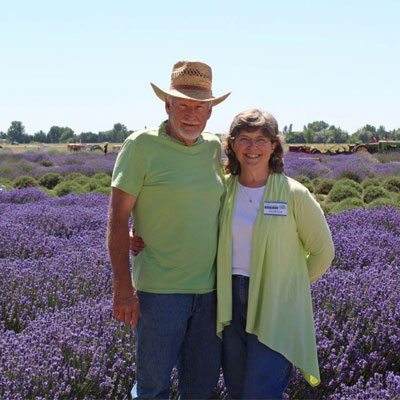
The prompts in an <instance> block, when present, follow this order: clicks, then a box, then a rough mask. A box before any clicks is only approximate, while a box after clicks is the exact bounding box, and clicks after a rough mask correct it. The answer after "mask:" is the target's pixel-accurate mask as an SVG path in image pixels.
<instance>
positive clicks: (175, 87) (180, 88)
mask: <svg viewBox="0 0 400 400" xmlns="http://www.w3.org/2000/svg"><path fill="white" fill-rule="evenodd" d="M170 89H173V90H178V91H179V92H183V91H185V90H187V91H191V92H203V93H209V94H210V96H212V92H211V90H209V89H207V88H205V87H203V86H196V85H172V84H171V86H170Z"/></svg>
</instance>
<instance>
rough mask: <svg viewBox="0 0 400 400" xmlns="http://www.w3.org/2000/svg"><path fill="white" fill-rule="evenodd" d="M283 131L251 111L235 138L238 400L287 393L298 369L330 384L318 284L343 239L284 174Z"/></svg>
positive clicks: (224, 329) (222, 307) (231, 364)
mask: <svg viewBox="0 0 400 400" xmlns="http://www.w3.org/2000/svg"><path fill="white" fill-rule="evenodd" d="M278 134H279V131H278V124H277V122H276V120H275V118H274V117H272V116H271V115H270V114H268V113H266V112H261V111H259V110H249V111H244V112H242V113H240V114H238V115H237V116H236V117H235V118H234V120H233V122H232V125H231V127H230V132H229V135H228V137H227V140H226V143H225V153H226V154H227V156H228V162H227V165H226V167H225V170H226V172H227V173H228V175H227V177H226V192H225V195H224V198H223V201H222V205H221V211H220V235H219V243H218V256H217V261H218V263H217V294H218V306H217V307H218V309H217V310H218V315H217V333H218V335H219V336H220V337H222V339H223V342H222V343H223V355H222V368H223V372H224V378H225V383H226V386H227V390H228V396H229V398H232V399H266V398H281V397H282V394H283V391H284V390H285V388H286V386H287V385H288V383H289V379H290V374H291V370H292V365H295V366H297V367H299V368H300V370H301V372H302V373H303V375H304V377H305V378H306V379H307V381H308V382H309V383H310V384H311V385H312V386H316V385H318V384H319V382H320V377H319V368H318V359H317V351H316V343H315V333H314V322H313V315H312V302H311V293H310V282H313V281H315V280H317V279H318V278H319V277H320V276H321V275H322V274H323V273H324V272H325V271H326V269H327V268H328V266H329V264H330V262H331V261H332V259H333V256H334V249H333V243H332V239H331V235H330V232H329V228H328V226H327V223H326V221H325V217H324V215H323V213H322V211H321V208H320V206H319V205H318V203H317V202H316V201H315V200H314V199H313V197H312V196H311V195H310V193H309V191H308V190H307V189H306V188H305V187H304V186H303V185H301V184H300V183H298V182H296V181H295V180H293V179H290V178H288V177H287V176H285V175H284V174H283V149H282V145H281V143H280V139H279V136H278ZM133 232H134V231H133ZM132 237H133V233H132ZM131 245H132V248H133V252H134V254H137V253H138V252H139V251H141V250H142V248H143V246H144V244H143V242H142V241H141V240H140V239H139V238H138V237H135V239H133V240H132V241H131Z"/></svg>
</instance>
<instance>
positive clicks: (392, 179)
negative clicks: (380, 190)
mask: <svg viewBox="0 0 400 400" xmlns="http://www.w3.org/2000/svg"><path fill="white" fill-rule="evenodd" d="M383 187H384V188H385V189H386V190H388V191H389V192H395V193H399V192H400V178H399V177H398V176H389V177H388V178H386V179H385V180H384V181H383Z"/></svg>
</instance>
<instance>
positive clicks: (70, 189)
mask: <svg viewBox="0 0 400 400" xmlns="http://www.w3.org/2000/svg"><path fill="white" fill-rule="evenodd" d="M54 193H55V194H56V195H57V196H58V197H61V196H65V195H66V194H69V193H78V194H82V193H87V192H86V190H85V188H84V187H82V186H81V185H80V184H79V183H77V182H75V181H64V182H61V183H59V184H58V185H57V186H56V187H55V188H54Z"/></svg>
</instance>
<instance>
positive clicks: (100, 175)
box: [92, 172, 111, 179]
mask: <svg viewBox="0 0 400 400" xmlns="http://www.w3.org/2000/svg"><path fill="white" fill-rule="evenodd" d="M92 178H95V179H102V178H110V179H111V177H110V175H108V174H107V172H96V173H95V174H94V175H92Z"/></svg>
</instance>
